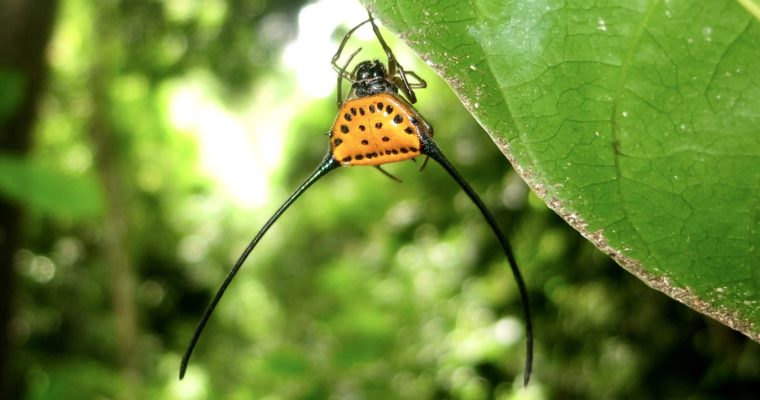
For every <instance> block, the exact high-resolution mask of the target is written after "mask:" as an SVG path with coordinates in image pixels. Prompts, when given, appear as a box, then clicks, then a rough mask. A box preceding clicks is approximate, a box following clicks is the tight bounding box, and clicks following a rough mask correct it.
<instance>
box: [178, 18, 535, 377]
mask: <svg viewBox="0 0 760 400" xmlns="http://www.w3.org/2000/svg"><path fill="white" fill-rule="evenodd" d="M368 15H369V17H368V18H367V19H366V20H365V21H363V22H361V23H360V24H358V25H356V26H355V27H353V28H351V29H350V30H349V31H348V32H347V33H346V35H345V36H344V37H343V40H342V41H341V43H340V46H339V47H338V51H337V52H336V53H335V55H334V56H333V58H332V66H333V68H334V69H335V70H336V72H337V73H338V82H337V87H338V90H337V104H338V115H337V117H336V118H335V122H334V123H333V126H332V129H331V130H330V132H329V133H328V136H329V138H330V145H329V148H328V151H327V154H326V155H325V157H324V158H323V160H322V162H321V163H320V164H319V165H318V166H317V168H316V169H315V170H314V172H312V174H311V175H310V176H309V177H308V178H307V179H306V180H305V181H304V182H303V183H302V184H301V185H300V186H299V187H298V188H297V189H296V190H295V192H293V194H291V195H290V197H288V198H287V199H286V200H285V202H284V203H283V204H282V205H281V206H280V208H278V209H277V211H275V213H274V214H273V215H272V216H271V217H270V218H269V220H267V222H266V223H265V224H264V226H263V227H262V228H261V229H260V230H259V232H258V233H257V234H256V236H255V237H254V238H253V239H252V240H251V242H250V243H249V244H248V246H247V247H246V248H245V250H244V251H243V253H242V254H241V255H240V257H239V258H238V260H237V261H236V262H235V264H234V265H233V267H232V269H231V270H230V271H229V273H228V274H227V277H226V278H225V280H224V281H223V282H222V284H221V286H220V287H219V290H218V291H217V292H216V295H215V296H214V297H213V299H212V300H211V303H210V304H209V305H208V307H207V308H206V310H205V312H204V314H203V316H202V317H201V320H200V321H199V322H198V326H197V327H196V329H195V332H194V334H193V337H192V339H191V340H190V343H189V345H188V347H187V350H186V351H185V354H184V356H183V358H182V363H181V366H180V372H179V377H180V379H182V378H183V377H184V375H185V371H186V370H187V365H188V362H189V360H190V356H191V355H192V352H193V349H194V348H195V345H196V343H197V342H198V339H199V338H200V335H201V333H202V332H203V329H204V328H205V326H206V323H207V322H208V320H209V318H210V317H211V314H212V313H213V311H214V309H215V308H216V306H217V304H218V303H219V300H220V299H221V298H222V296H223V295H224V292H225V291H226V290H227V287H228V286H229V284H230V282H232V279H233V278H234V277H235V275H236V274H237V272H238V271H239V270H240V268H241V266H242V265H243V262H245V260H246V259H247V258H248V256H249V255H250V253H251V251H253V249H254V248H255V247H256V245H257V244H258V243H259V240H261V238H262V237H263V236H264V234H265V233H266V232H267V231H268V230H269V228H270V227H271V226H272V225H273V224H274V223H275V222H276V221H277V219H278V218H279V217H280V216H281V215H282V214H283V213H284V212H285V210H287V209H288V208H289V207H290V206H291V205H292V204H293V203H294V202H295V201H296V200H297V199H298V198H299V197H300V196H301V195H302V194H303V193H304V192H306V190H307V189H308V188H309V187H311V185H313V184H314V183H315V182H317V181H318V180H319V179H320V178H322V177H323V176H325V175H326V174H327V173H328V172H330V171H332V170H334V169H336V168H338V167H347V166H354V165H368V166H374V167H375V168H377V169H378V170H380V171H381V172H382V173H383V174H385V175H387V176H389V177H390V178H392V179H394V180H398V178H396V177H394V176H393V175H390V174H389V173H387V172H386V171H384V170H383V169H382V168H381V165H383V164H388V163H392V162H397V161H405V160H413V159H415V158H416V157H417V156H420V155H425V156H426V158H425V161H424V162H423V164H422V167H424V166H425V164H426V163H427V161H428V157H429V158H432V159H433V160H435V161H436V162H438V164H440V165H441V167H443V169H444V170H446V172H448V174H449V175H450V176H451V177H452V178H453V179H454V181H456V183H457V184H459V186H460V187H461V188H462V190H463V191H464V192H465V193H466V194H467V196H469V198H470V200H471V201H472V202H473V204H475V206H476V207H477V208H478V209H479V210H480V212H481V214H482V215H483V217H484V218H485V220H486V222H487V223H488V225H489V226H490V228H491V230H492V231H493V233H494V235H495V236H496V239H497V240H498V242H499V244H500V245H501V248H502V250H503V251H504V254H505V255H506V257H507V261H508V262H509V266H510V268H511V270H512V274H513V276H514V278H515V282H516V283H517V287H518V290H519V293H520V298H521V300H522V305H523V314H524V317H525V334H526V358H525V372H524V375H523V382H524V384H526V385H527V383H528V381H529V380H530V375H531V370H532V366H533V325H532V321H531V316H530V307H529V304H528V293H527V289H526V286H525V282H524V280H523V277H522V274H521V273H520V269H519V267H518V266H517V261H516V260H515V257H514V254H513V252H512V248H511V246H510V244H509V241H508V240H507V238H506V236H505V235H504V233H502V231H501V229H500V228H499V226H498V224H497V223H496V219H495V218H494V217H493V215H492V214H491V212H490V211H489V210H488V208H487V207H486V205H485V204H484V203H483V201H482V200H481V199H480V197H479V196H478V195H477V193H476V192H475V190H473V189H472V187H471V186H470V184H469V183H467V181H466V180H465V179H464V178H463V177H462V175H461V174H460V173H459V172H458V171H457V170H456V169H455V168H454V166H453V165H452V164H451V163H450V162H449V160H448V159H447V158H446V157H445V156H444V155H443V153H442V152H441V150H440V149H439V148H438V146H437V145H436V144H435V142H433V127H432V126H431V125H430V124H429V123H428V122H427V121H425V119H424V118H423V117H422V116H421V115H420V114H419V113H418V112H417V110H415V109H414V107H413V106H412V104H414V103H416V102H417V97H416V95H415V93H414V89H423V88H425V87H427V83H426V82H425V80H423V79H422V78H421V77H420V76H418V75H417V74H416V73H415V72H413V71H407V70H405V69H404V68H403V66H401V64H399V62H398V61H397V60H396V57H395V56H394V54H393V51H392V50H391V49H390V47H389V46H388V44H387V43H386V42H385V39H383V36H382V35H381V34H380V30H379V29H378V27H377V25H376V24H375V20H374V18H373V17H372V13H371V12H368ZM367 23H369V24H370V25H371V26H372V30H373V31H374V33H375V36H376V38H377V40H378V42H379V43H380V45H381V46H382V48H383V50H384V52H385V55H386V57H387V59H388V60H387V65H388V68H387V69H386V67H385V65H384V64H383V63H382V62H381V61H379V60H371V61H370V60H365V61H361V62H359V63H357V64H356V66H355V67H354V69H353V71H352V72H350V73H349V72H347V68H348V66H349V64H350V63H351V61H352V60H353V59H354V57H355V56H356V55H357V54H358V53H359V52H360V51H361V50H362V49H361V48H359V49H357V50H356V51H354V52H353V53H351V55H350V56H349V57H348V60H347V61H346V63H345V64H343V65H342V66H340V65H338V63H337V62H338V59H339V58H340V56H341V54H342V53H343V48H344V47H345V45H346V43H347V42H348V39H349V38H350V37H351V35H352V34H353V33H354V32H355V31H356V30H357V29H359V28H360V27H362V26H364V25H365V24H367ZM410 78H411V79H410ZM344 80H346V81H349V82H350V83H351V88H350V90H349V92H348V95H347V97H346V99H345V100H344V99H343V91H342V86H343V81H344Z"/></svg>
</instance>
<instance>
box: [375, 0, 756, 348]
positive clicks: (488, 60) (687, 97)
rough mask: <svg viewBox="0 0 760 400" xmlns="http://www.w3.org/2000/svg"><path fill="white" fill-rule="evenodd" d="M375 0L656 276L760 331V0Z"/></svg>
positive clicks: (530, 164)
mask: <svg viewBox="0 0 760 400" xmlns="http://www.w3.org/2000/svg"><path fill="white" fill-rule="evenodd" d="M368 6H369V8H370V9H372V10H373V11H374V12H375V14H376V15H377V17H378V19H380V20H381V21H382V22H384V23H385V24H386V25H387V26H388V28H389V29H391V30H393V31H395V32H398V33H399V34H400V36H401V37H402V38H404V39H405V40H406V41H407V43H408V44H409V45H410V46H411V47H412V48H413V49H415V50H416V51H417V52H418V53H419V54H420V55H421V56H422V58H423V59H425V60H426V61H428V63H429V64H431V65H432V66H433V68H435V69H436V70H437V71H438V72H439V73H440V74H441V75H442V76H443V77H444V78H445V79H446V80H447V81H448V82H449V83H450V84H451V86H452V87H453V89H454V90H455V91H456V93H457V94H458V96H459V97H460V98H461V99H462V101H463V102H464V104H465V105H466V106H467V107H468V108H469V110H470V111H471V112H472V113H473V115H475V117H476V118H477V119H478V121H479V122H480V123H481V124H482V125H483V127H485V129H486V130H487V131H488V132H489V134H490V135H491V137H492V138H493V140H494V141H495V142H496V143H497V145H498V146H499V147H500V148H501V150H502V151H503V153H504V154H505V155H506V157H507V158H508V159H509V160H510V161H511V162H512V164H513V165H514V166H515V168H516V169H517V171H518V172H519V173H520V174H521V175H522V177H523V178H524V179H525V180H526V181H527V182H528V184H529V185H530V186H531V187H532V188H533V190H534V191H535V192H536V193H537V194H538V195H539V196H541V197H542V198H543V199H544V200H545V201H546V203H547V204H548V205H549V206H550V207H551V208H552V209H554V210H555V211H556V212H557V213H558V214H560V215H561V216H562V217H564V218H565V219H566V220H567V221H568V223H570V224H571V225H572V226H574V227H575V228H576V229H577V230H579V231H580V232H581V233H582V234H583V235H584V236H585V237H587V238H588V239H589V240H591V241H592V242H594V243H595V244H596V246H597V247H599V248H600V249H602V250H603V251H605V252H606V253H607V254H609V255H610V256H612V257H613V258H614V259H615V260H617V262H618V263H619V264H620V265H622V266H623V267H625V268H626V269H627V270H628V271H630V272H632V273H633V274H635V275H636V276H638V277H639V278H640V279H641V280H643V281H644V282H646V283H647V284H649V285H650V286H652V287H654V288H656V289H657V290H660V291H662V292H664V293H666V294H668V295H670V296H671V297H673V298H675V299H677V300H679V301H681V302H683V303H685V304H687V305H689V306H691V307H692V308H694V309H696V310H698V311H700V312H703V313H705V314H707V315H710V316H712V317H714V318H716V319H718V320H719V321H721V322H723V323H724V324H726V325H728V326H730V327H732V328H735V329H737V330H739V331H741V332H743V333H745V334H746V335H748V336H749V337H751V338H753V339H754V340H760V307H758V304H759V303H758V300H760V290H759V288H760V232H759V229H758V228H759V227H760V74H758V72H760V57H758V54H760V24H759V23H758V21H757V19H756V17H754V16H753V14H752V12H753V10H755V9H758V8H757V5H756V3H753V2H752V1H750V0H742V1H741V2H735V1H733V0H714V1H703V0H669V1H657V0H633V1H631V0H610V1H579V0H575V1H574V0H570V1H568V0H563V1H547V0H544V1H522V0H512V1H507V0H469V1H455V0H451V1H417V0H394V1H387V2H386V1H375V2H368ZM434 122H435V121H433V123H434Z"/></svg>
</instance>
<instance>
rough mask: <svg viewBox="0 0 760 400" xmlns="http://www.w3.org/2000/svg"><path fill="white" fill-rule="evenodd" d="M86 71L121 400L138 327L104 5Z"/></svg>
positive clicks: (135, 373) (136, 389)
mask: <svg viewBox="0 0 760 400" xmlns="http://www.w3.org/2000/svg"><path fill="white" fill-rule="evenodd" d="M95 9H96V10H97V13H96V15H97V18H96V22H95V30H94V31H95V34H96V36H97V37H96V38H95V40H94V41H93V42H94V44H95V51H94V52H93V63H92V67H91V70H90V96H91V100H92V114H91V115H90V121H89V127H88V130H89V135H90V138H91V140H92V143H93V146H94V152H95V155H96V157H95V163H96V166H97V172H98V176H99V178H100V181H101V183H102V186H103V189H104V193H105V205H106V214H105V218H104V221H103V226H104V231H103V254H104V257H105V260H106V263H107V267H108V270H109V274H110V276H111V300H112V307H113V314H114V328H115V329H116V332H115V334H116V339H117V340H116V345H117V352H118V355H119V369H120V371H121V375H122V378H123V379H124V381H125V382H126V384H127V385H128V387H129V389H128V391H127V392H126V393H124V395H123V397H122V399H125V400H128V399H136V398H138V397H139V393H140V385H141V379H140V378H141V377H140V373H139V367H138V364H139V362H138V361H139V349H138V347H139V345H138V337H139V329H138V324H137V310H136V296H135V288H136V280H137V279H136V276H135V271H134V262H133V259H132V256H131V253H130V251H129V248H130V245H129V243H130V240H129V239H130V238H129V234H128V233H129V215H128V204H129V200H128V198H129V190H128V189H127V188H128V186H127V180H126V179H125V169H124V165H123V156H122V155H123V154H124V151H123V150H122V149H120V148H119V147H118V142H119V140H118V138H117V135H118V133H117V132H116V131H114V129H113V128H112V125H111V123H110V121H109V119H108V115H109V109H110V107H111V102H110V99H109V96H108V87H109V84H110V81H111V79H112V76H113V74H115V73H117V71H116V70H117V68H118V67H114V66H112V65H110V64H109V61H111V60H110V59H109V58H108V54H110V53H109V51H108V50H109V46H114V45H115V44H114V41H115V39H114V33H113V27H112V26H111V25H110V24H109V23H108V22H107V21H109V20H110V19H109V17H110V15H108V14H107V13H108V12H109V10H108V9H107V6H103V5H98V6H96V7H95Z"/></svg>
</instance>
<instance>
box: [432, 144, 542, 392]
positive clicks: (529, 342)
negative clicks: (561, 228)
mask: <svg viewBox="0 0 760 400" xmlns="http://www.w3.org/2000/svg"><path fill="white" fill-rule="evenodd" d="M422 153H423V154H427V155H428V156H430V158H432V159H433V160H435V161H437V162H438V164H441V166H442V167H443V169H445V170H446V172H448V173H449V175H451V177H452V178H454V180H455V181H456V182H457V183H458V184H459V186H460V187H461V188H462V190H464V192H465V193H467V196H469V197H470V200H472V202H473V203H474V204H475V206H476V207H478V209H479V210H480V213H481V214H483V217H484V218H485V220H486V222H487V223H488V225H489V226H490V227H491V230H492V231H493V233H494V235H496V238H497V239H498V240H499V244H500V245H501V248H502V250H504V254H505V255H506V256H507V260H508V261H509V267H510V268H511V269H512V275H513V276H514V278H515V282H516V283H517V289H518V290H519V292H520V300H522V305H523V314H524V315H525V340H526V356H525V374H524V375H523V382H524V384H525V385H527V384H528V381H529V380H530V374H531V371H532V369H533V322H532V320H531V316H530V305H529V302H528V290H527V288H526V286H525V281H524V280H523V277H522V274H521V273H520V268H519V267H518V266H517V260H515V256H514V254H513V252H512V247H511V246H510V245H509V241H508V240H507V237H506V236H505V235H504V233H502V231H501V229H500V228H499V225H498V224H497V223H496V219H495V218H494V217H493V215H491V212H490V211H489V210H488V208H487V207H486V205H485V204H484V203H483V200H481V199H480V197H479V196H478V194H477V193H476V192H475V190H473V188H472V187H471V186H470V184H469V183H467V181H466V180H465V179H464V178H463V177H462V175H461V174H459V172H458V171H457V170H456V169H455V168H454V166H453V165H451V163H450V162H449V160H448V159H446V157H445V156H444V155H443V153H442V152H441V150H440V149H439V148H438V146H437V145H436V144H435V143H434V142H433V139H432V138H430V137H428V136H422Z"/></svg>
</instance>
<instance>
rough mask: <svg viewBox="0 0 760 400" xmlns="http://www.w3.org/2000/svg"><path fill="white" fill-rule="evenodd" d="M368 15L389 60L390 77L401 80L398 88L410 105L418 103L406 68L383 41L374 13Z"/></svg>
mask: <svg viewBox="0 0 760 400" xmlns="http://www.w3.org/2000/svg"><path fill="white" fill-rule="evenodd" d="M367 14H369V23H370V24H372V30H373V31H374V32H375V36H376V37H377V41H378V42H380V46H382V47H383V51H385V56H386V57H387V58H388V77H389V78H390V79H392V80H394V78H397V77H398V78H401V82H400V84H399V83H398V82H396V84H397V86H398V87H399V88H400V89H401V91H403V92H404V94H405V95H406V97H407V99H409V102H410V103H412V104H414V103H416V102H417V96H415V95H414V90H412V88H411V87H410V86H409V81H407V79H406V75H407V74H408V72H406V71H404V67H403V66H401V64H399V62H398V61H397V60H396V56H395V55H394V54H393V50H391V48H390V46H388V43H386V42H385V39H383V35H381V34H380V29H379V28H378V27H377V25H376V24H375V19H374V18H373V17H372V13H371V12H369V11H367ZM415 75H416V74H415Z"/></svg>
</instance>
